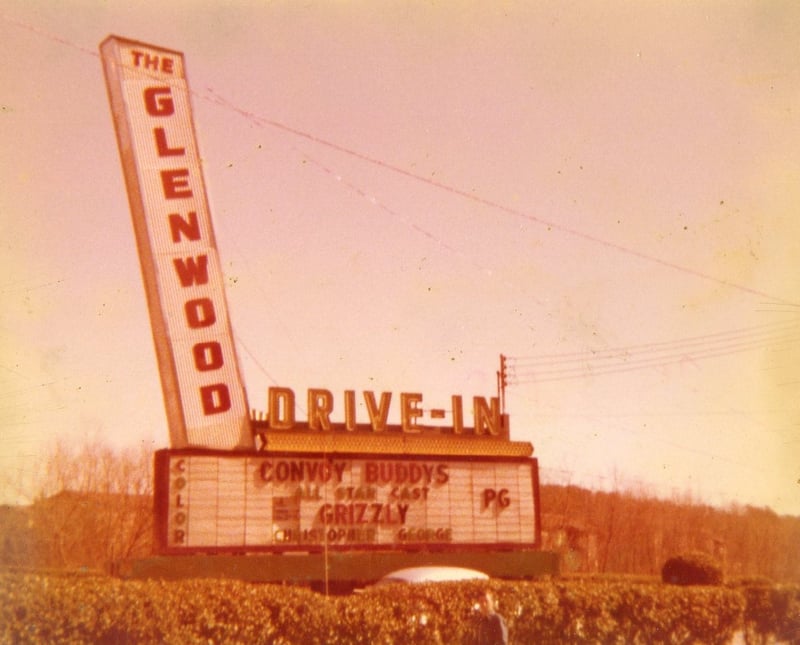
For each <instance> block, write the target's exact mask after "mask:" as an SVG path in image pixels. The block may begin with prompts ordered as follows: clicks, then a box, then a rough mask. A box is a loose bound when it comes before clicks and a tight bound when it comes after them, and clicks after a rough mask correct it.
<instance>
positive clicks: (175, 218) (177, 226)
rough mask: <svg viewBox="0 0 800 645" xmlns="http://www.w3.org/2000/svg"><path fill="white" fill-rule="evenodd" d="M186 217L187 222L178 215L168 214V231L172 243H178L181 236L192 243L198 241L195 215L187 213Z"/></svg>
mask: <svg viewBox="0 0 800 645" xmlns="http://www.w3.org/2000/svg"><path fill="white" fill-rule="evenodd" d="M187 216H188V218H189V221H188V222H187V221H186V220H185V219H183V218H182V217H181V216H180V215H178V213H170V214H169V230H170V233H172V241H173V242H180V241H181V235H184V236H185V237H186V238H187V239H190V240H193V241H194V240H199V239H200V223H199V222H198V221H197V213H195V212H194V211H189V212H188V213H187Z"/></svg>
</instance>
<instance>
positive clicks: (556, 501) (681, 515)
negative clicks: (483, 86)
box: [0, 444, 800, 582]
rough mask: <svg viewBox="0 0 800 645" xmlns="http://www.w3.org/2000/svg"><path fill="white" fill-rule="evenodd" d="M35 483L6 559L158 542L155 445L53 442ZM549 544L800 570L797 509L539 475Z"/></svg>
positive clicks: (591, 556) (748, 569)
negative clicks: (793, 512) (662, 495)
mask: <svg viewBox="0 0 800 645" xmlns="http://www.w3.org/2000/svg"><path fill="white" fill-rule="evenodd" d="M42 465H43V468H42V471H41V473H40V474H39V476H38V477H37V478H36V480H35V482H34V483H33V484H31V486H33V490H32V491H31V492H30V495H29V496H30V499H31V503H30V504H28V505H25V506H0V565H5V566H16V567H31V568H68V569H69V568H79V567H87V568H91V569H101V570H110V569H111V568H112V567H113V564H114V563H116V562H119V561H120V560H125V559H130V558H137V557H146V556H148V555H150V554H151V552H152V544H153V473H152V466H153V463H152V452H151V451H149V450H147V449H145V448H144V447H143V448H142V449H140V450H127V451H115V450H113V449H112V448H110V447H108V446H106V445H103V444H87V445H85V446H83V447H81V448H79V449H71V448H68V447H65V446H64V445H57V446H56V447H55V448H54V449H53V450H52V451H51V454H50V456H49V458H48V459H47V460H46V461H43V462H42ZM540 508H541V511H542V532H543V536H544V538H545V539H544V544H543V547H544V548H546V549H552V550H555V551H558V552H559V553H560V554H561V556H562V557H561V563H562V566H561V568H562V571H563V572H565V573H568V572H573V571H574V572H592V573H595V572H596V573H600V574H636V575H644V576H658V575H660V573H661V568H662V566H663V565H664V563H665V562H666V560H667V559H668V558H670V557H671V556H674V555H677V554H681V553H687V552H692V551H700V552H704V553H707V554H709V555H711V556H713V557H715V558H716V559H717V560H718V561H719V562H720V563H721V565H722V567H723V570H724V572H725V574H726V577H727V578H758V577H761V578H768V579H770V580H773V581H776V582H779V581H795V582H797V581H800V549H798V545H800V517H795V516H779V515H777V514H776V513H775V512H773V511H772V510H770V509H768V508H756V507H752V506H730V507H726V508H717V507H712V506H709V505H706V504H702V503H697V502H694V501H693V500H692V499H690V498H686V499H675V500H663V499H657V498H654V497H652V496H647V495H644V494H637V493H635V492H631V491H616V492H599V491H592V490H588V489H586V488H581V487H578V486H572V485H556V484H543V485H542V486H541V491H540Z"/></svg>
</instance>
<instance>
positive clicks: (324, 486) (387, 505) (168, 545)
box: [156, 451, 539, 553]
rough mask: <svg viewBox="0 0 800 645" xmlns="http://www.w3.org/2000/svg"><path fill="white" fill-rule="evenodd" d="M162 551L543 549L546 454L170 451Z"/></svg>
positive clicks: (161, 479) (162, 483) (163, 476)
mask: <svg viewBox="0 0 800 645" xmlns="http://www.w3.org/2000/svg"><path fill="white" fill-rule="evenodd" d="M156 470H157V472H156V483H157V488H156V499H157V502H156V503H157V513H156V516H157V524H158V528H157V534H158V536H159V537H158V542H159V549H160V550H161V551H162V552H165V553H170V552H181V551H184V552H186V551H188V552H198V551H214V552H216V551H226V550H227V551H243V550H250V551H258V550H264V551H288V550H291V551H298V550H301V551H302V550H310V551H314V550H320V549H323V548H331V549H337V550H349V549H360V550H363V549H370V548H376V549H377V548H382V549H387V548H391V549H401V550H402V549H419V548H438V549H448V548H462V547H476V548H480V547H498V546H500V547H517V548H520V547H523V548H524V547H534V546H538V539H537V538H538V535H539V531H538V526H537V524H538V515H537V497H538V470H537V465H536V460H535V459H529V458H517V459H501V458H487V457H484V458H478V457H473V458H469V459H454V458H443V459H440V458H436V457H385V456H382V455H375V456H367V455H363V454H362V455H354V456H348V455H337V456H329V457H324V456H320V455H319V454H302V453H283V454H272V453H263V454H261V453H252V454H250V455H247V456H244V455H235V454H225V453H216V454H208V453H206V454H202V453H198V452H190V451H160V452H159V453H157V461H156Z"/></svg>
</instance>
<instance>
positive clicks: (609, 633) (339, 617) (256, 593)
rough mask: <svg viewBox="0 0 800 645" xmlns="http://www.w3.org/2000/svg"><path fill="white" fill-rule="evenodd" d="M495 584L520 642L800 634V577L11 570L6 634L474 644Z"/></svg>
mask: <svg viewBox="0 0 800 645" xmlns="http://www.w3.org/2000/svg"><path fill="white" fill-rule="evenodd" d="M487 588H491V589H492V590H493V591H494V593H495V595H496V597H497V598H498V600H499V606H500V613H502V614H503V616H504V617H505V618H506V621H507V623H508V626H509V635H510V642H512V643H532V642H536V643H565V642H566V643H570V642H572V643H598V642H602V643H691V642H702V643H709V644H713V643H728V642H730V640H731V638H732V636H733V634H734V632H735V631H736V630H737V629H743V628H744V629H746V630H747V634H748V637H749V638H751V639H756V638H766V637H767V636H772V637H778V638H781V639H783V640H788V641H790V642H798V634H800V631H798V630H800V585H794V586H783V587H779V586H771V585H755V586H745V587H679V586H673V585H662V584H638V583H633V584H631V583H623V582H610V583H603V582H597V581H579V580H578V581H549V582H510V581H498V580H492V581H490V582H474V581H472V582H462V583H441V584H426V585H393V586H389V587H376V588H373V589H370V590H368V591H366V592H365V593H362V594H355V595H350V596H338V597H325V596H323V595H321V594H318V593H315V592H313V591H310V590H307V589H302V588H298V587H288V586H279V585H255V584H251V583H243V582H238V581H232V580H184V581H178V582H175V581H170V582H166V581H159V580H150V581H122V580H118V579H114V578H105V577H100V576H97V577H63V576H62V577H56V576H43V575H23V574H11V573H6V574H0V641H2V642H3V643H43V642H50V643H109V644H111V643H114V644H124V643H153V642H159V643H175V644H178V643H180V644H185V643H186V644H189V643H203V644H205V645H208V644H209V643H248V644H250V643H274V644H281V645H284V644H291V643H298V644H299V643H302V644H303V645H305V644H306V643H370V644H373V643H395V642H404V643H469V642H470V639H471V635H472V634H473V626H474V616H475V613H474V612H475V610H474V606H475V602H476V601H477V599H478V598H479V596H480V595H481V594H482V593H483V592H484V591H485V590H486V589H487ZM793 630H794V631H793ZM749 642H753V640H750V641H749Z"/></svg>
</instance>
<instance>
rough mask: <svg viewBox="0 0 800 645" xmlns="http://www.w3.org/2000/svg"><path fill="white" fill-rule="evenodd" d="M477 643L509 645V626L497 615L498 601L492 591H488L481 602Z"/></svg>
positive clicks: (483, 644) (482, 644) (480, 644)
mask: <svg viewBox="0 0 800 645" xmlns="http://www.w3.org/2000/svg"><path fill="white" fill-rule="evenodd" d="M475 642H476V643H477V644H479V645H508V626H507V625H506V621H505V619H504V618H503V617H502V616H501V615H500V614H498V613H497V600H496V599H495V597H494V594H493V593H492V592H491V591H487V592H486V593H485V594H484V596H483V598H481V601H480V616H479V619H478V629H477V633H476V641H475Z"/></svg>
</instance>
